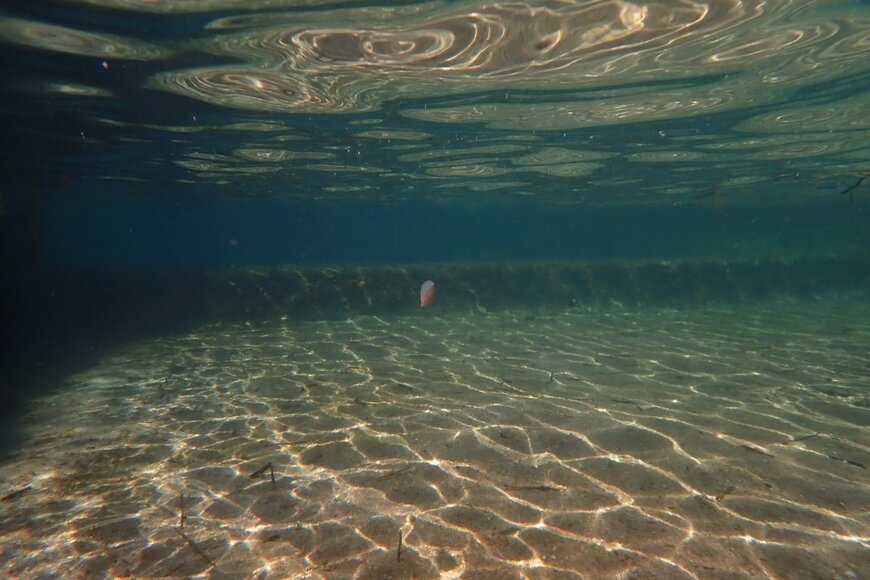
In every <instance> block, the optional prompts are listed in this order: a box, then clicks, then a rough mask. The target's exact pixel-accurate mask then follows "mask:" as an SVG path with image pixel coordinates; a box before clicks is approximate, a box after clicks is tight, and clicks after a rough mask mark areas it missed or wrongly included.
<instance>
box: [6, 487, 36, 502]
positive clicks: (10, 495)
mask: <svg viewBox="0 0 870 580" xmlns="http://www.w3.org/2000/svg"><path fill="white" fill-rule="evenodd" d="M31 489H33V487H32V486H30V485H28V486H26V487H22V488H20V489H16V490H13V491H10V492H9V493H7V494H6V495H4V496H3V497H0V501H12V500H14V499H18V498H19V497H21V496H22V495H24V494H25V493H27V492H28V491H30V490H31Z"/></svg>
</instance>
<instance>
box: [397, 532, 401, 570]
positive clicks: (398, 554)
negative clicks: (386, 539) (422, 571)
mask: <svg viewBox="0 0 870 580" xmlns="http://www.w3.org/2000/svg"><path fill="white" fill-rule="evenodd" d="M401 561H402V530H401V529H399V547H398V548H396V562H401Z"/></svg>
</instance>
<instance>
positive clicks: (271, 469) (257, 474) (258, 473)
mask: <svg viewBox="0 0 870 580" xmlns="http://www.w3.org/2000/svg"><path fill="white" fill-rule="evenodd" d="M267 469H268V470H269V474H270V475H271V476H272V485H275V468H274V467H272V462H271V461H270V462H269V463H267V464H266V465H264V466H263V467H261V468H260V469H258V470H257V471H255V472H254V473H252V474H251V479H256V478H258V477H260V476H261V475H263V474H264V473H266V470H267Z"/></svg>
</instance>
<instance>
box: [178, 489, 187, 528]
mask: <svg viewBox="0 0 870 580" xmlns="http://www.w3.org/2000/svg"><path fill="white" fill-rule="evenodd" d="M178 504H179V505H180V506H181V507H180V510H181V513H180V514H179V516H178V527H179V528H183V527H184V520H186V519H187V516H186V515H185V513H184V492H183V491H182V492H181V494H180V495H179V498H178Z"/></svg>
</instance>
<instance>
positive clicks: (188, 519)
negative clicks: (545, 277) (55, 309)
mask: <svg viewBox="0 0 870 580" xmlns="http://www.w3.org/2000/svg"><path fill="white" fill-rule="evenodd" d="M868 320H870V305H868V304H867V303H865V302H858V301H853V300H851V299H848V300H847V299H844V300H841V301H833V300H829V301H805V302H789V301H785V300H783V301H778V302H772V303H768V304H766V305H760V306H752V307H745V306H744V307H741V308H740V309H738V310H735V309H734V308H732V307H720V306H704V307H698V308H696V309H692V310H684V311H678V310H673V309H651V308H650V309H644V310H637V309H623V308H618V307H614V308H613V309H610V310H598V311H590V310H581V309H574V310H568V311H560V312H552V311H549V312H548V311H522V312H520V311H513V312H504V313H498V314H494V313H486V312H474V313H469V314H468V315H466V316H461V317H460V316H455V315H452V316H450V317H447V316H443V315H439V314H438V313H437V311H428V310H427V311H425V312H423V313H422V314H421V315H418V316H407V317H395V318H384V317H359V318H353V319H348V320H342V321H330V322H304V323H302V322H289V321H284V322H279V323H274V324H271V325H253V324H250V325H235V326H228V325H221V326H213V327H207V328H203V329H201V330H200V331H198V332H195V333H192V334H190V335H187V336H179V337H173V338H164V339H160V340H155V341H150V342H144V343H140V344H137V345H133V346H130V347H126V348H124V349H123V350H120V351H119V352H117V353H115V354H113V355H112V356H111V357H107V358H106V359H104V361H103V362H102V363H101V364H100V365H98V366H97V367H95V368H93V369H91V370H89V371H86V372H83V373H81V374H79V375H77V376H75V377H74V378H73V379H72V381H71V384H70V385H69V386H68V387H67V388H64V389H63V390H62V391H58V392H57V393H56V394H54V395H52V396H50V397H48V398H47V399H45V400H43V401H40V402H39V404H38V407H37V410H36V411H35V414H34V416H33V417H32V420H31V425H32V437H31V439H30V440H29V441H28V442H27V443H26V444H25V445H24V447H23V448H22V450H21V451H20V453H18V455H16V456H15V457H13V458H12V459H11V460H9V461H6V462H5V463H4V464H3V465H2V466H0V493H2V501H0V572H2V574H3V575H4V576H9V577H35V576H37V575H40V574H45V576H44V577H51V576H52V575H57V576H60V575H67V574H69V573H73V574H74V575H76V576H77V577H98V576H99V575H101V574H109V575H115V576H136V577H142V576H148V577H155V576H160V577H165V576H187V575H202V576H204V577H220V578H252V577H274V578H283V577H294V578H344V577H358V578H387V577H393V578H403V577H406V578H410V577H416V578H436V577H439V576H440V577H477V578H523V577H525V578H579V577H587V578H603V577H613V576H621V577H638V578H642V577H657V578H692V577H695V578H702V577H703V578H759V577H765V576H769V577H787V576H789V572H790V571H794V570H798V569H799V570H802V571H805V572H806V573H807V574H808V575H810V576H811V575H813V574H816V575H818V576H819V577H842V578H849V577H858V574H859V570H861V569H862V563H863V564H866V562H867V559H868V556H870V515H868V511H867V506H868V505H870V484H868V473H867V470H866V467H867V466H868V465H870V430H868V425H870V409H868V404H870V398H868V392H870V391H868V389H870V378H868V377H870V372H868V371H870V367H868V362H867V358H866V353H867V352H870V323H868V322H867V321H868ZM856 321H864V322H863V323H862V322H856ZM273 474H274V475H273ZM252 475H253V477H252ZM273 477H274V480H273Z"/></svg>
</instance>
